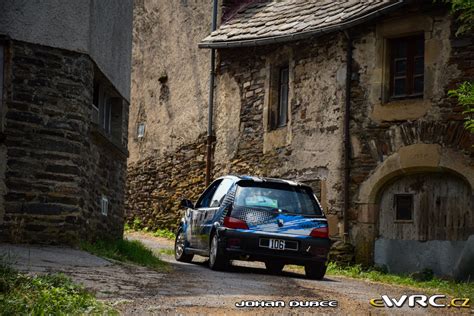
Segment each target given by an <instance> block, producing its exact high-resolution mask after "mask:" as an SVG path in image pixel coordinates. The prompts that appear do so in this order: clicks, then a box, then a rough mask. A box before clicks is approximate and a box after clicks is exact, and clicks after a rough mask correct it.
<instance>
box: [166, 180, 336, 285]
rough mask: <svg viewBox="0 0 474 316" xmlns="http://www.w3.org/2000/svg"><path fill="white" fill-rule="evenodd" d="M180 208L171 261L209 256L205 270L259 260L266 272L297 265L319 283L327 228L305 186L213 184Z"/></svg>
mask: <svg viewBox="0 0 474 316" xmlns="http://www.w3.org/2000/svg"><path fill="white" fill-rule="evenodd" d="M181 205H182V206H183V207H184V208H185V209H186V211H185V215H184V217H183V218H182V219H181V223H180V225H179V228H178V230H177V233H176V241H175V258H176V260H178V261H182V262H191V260H192V259H193V256H194V255H195V254H197V255H201V256H207V257H209V267H210V268H211V269H214V270H219V269H225V268H226V267H227V265H228V264H229V261H230V260H251V261H263V262H264V263H265V265H266V268H267V269H268V270H269V271H270V272H271V273H279V272H281V270H282V269H283V267H284V265H285V264H295V265H302V266H304V267H305V272H306V276H307V277H308V278H311V279H322V278H323V277H324V274H325V273H326V259H327V255H328V252H329V247H330V240H329V237H328V223H327V220H326V217H325V216H324V213H323V211H322V209H321V206H320V204H319V202H318V200H317V198H316V196H315V195H314V193H313V191H312V190H311V188H310V187H309V186H306V185H304V184H301V183H296V182H292V181H286V180H280V179H270V178H258V177H250V176H224V177H221V178H219V179H217V180H215V181H214V182H213V183H212V184H211V185H210V186H209V187H208V188H207V189H206V190H205V191H204V193H203V194H202V195H201V197H200V198H199V199H198V201H197V202H196V204H195V205H194V204H193V203H192V202H191V201H189V200H183V201H182V202H181Z"/></svg>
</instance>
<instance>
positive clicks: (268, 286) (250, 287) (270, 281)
mask: <svg viewBox="0 0 474 316" xmlns="http://www.w3.org/2000/svg"><path fill="white" fill-rule="evenodd" d="M128 238H129V239H139V240H141V241H142V242H143V243H144V244H145V245H147V246H148V247H149V248H151V249H153V250H155V251H156V252H161V257H162V258H163V259H164V260H166V261H168V262H169V263H170V265H171V266H172V268H173V270H172V272H171V273H170V274H169V275H168V276H167V277H166V278H165V279H166V281H165V279H162V281H163V282H162V283H161V284H160V286H159V291H158V293H156V295H155V296H152V297H147V298H140V299H136V300H134V301H133V302H130V303H127V304H124V305H122V306H120V308H121V311H122V312H123V313H124V314H128V315H136V314H201V315H202V314H217V315H223V314H226V315H229V314H249V315H250V314H251V315H255V314H262V315H263V314H265V315H268V314H271V315H289V314H294V315H296V314H297V315H302V314H303V315H306V314H307V315H310V314H344V315H364V314H365V315H369V314H370V315H374V314H375V315H379V314H380V315H394V314H398V315H404V314H410V315H411V314H416V315H420V314H443V315H445V314H446V312H447V311H448V310H446V309H423V308H416V309H408V308H403V309H397V310H394V309H384V308H375V307H372V306H370V304H369V300H370V299H371V298H380V295H382V294H387V295H391V296H393V297H396V298H398V297H399V296H401V295H403V294H407V295H409V294H423V293H421V292H420V291H419V290H413V289H409V288H403V287H398V286H389V285H383V284H379V283H374V282H366V281H361V280H354V279H350V278H342V277H333V276H328V277H326V278H325V279H324V280H322V281H313V280H307V279H305V277H304V274H303V272H299V271H293V270H287V269H285V271H284V272H283V274H282V275H280V276H274V275H269V274H267V272H266V270H265V268H264V265H263V264H260V263H249V262H241V261H238V262H235V261H234V262H233V266H232V267H231V268H230V270H229V271H226V272H216V271H212V270H210V269H209V268H208V267H207V261H206V259H205V258H201V257H195V259H194V260H193V263H191V264H187V263H179V262H176V261H175V260H174V258H173V257H172V256H170V255H164V254H163V249H172V248H173V243H172V242H171V241H167V240H165V239H161V238H153V237H149V236H147V235H144V234H139V233H134V234H131V235H129V236H128ZM242 300H258V301H261V300H282V301H284V302H285V303H286V305H287V306H286V307H284V308H283V307H267V308H261V307H259V308H257V307H253V308H237V307H236V306H235V304H236V303H238V302H241V301H242ZM316 300H337V301H338V306H337V307H335V308H331V307H329V308H328V307H326V308H322V307H307V308H302V307H293V308H290V307H289V306H288V305H289V302H290V301H316ZM449 311H450V312H454V310H453V309H450V310H449ZM456 312H459V310H457V311H456ZM464 312H466V313H469V311H467V310H464Z"/></svg>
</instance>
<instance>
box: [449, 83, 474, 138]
mask: <svg viewBox="0 0 474 316" xmlns="http://www.w3.org/2000/svg"><path fill="white" fill-rule="evenodd" d="M448 94H449V95H450V96H452V97H456V98H457V99H458V102H459V104H461V105H462V106H464V112H463V113H464V114H465V115H466V122H465V123H464V124H465V126H466V129H467V130H468V131H470V132H471V133H474V84H473V83H472V82H464V83H462V84H461V85H460V86H459V87H458V88H457V89H455V90H450V91H449V93H448Z"/></svg>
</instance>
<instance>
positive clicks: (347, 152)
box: [342, 30, 352, 242]
mask: <svg viewBox="0 0 474 316" xmlns="http://www.w3.org/2000/svg"><path fill="white" fill-rule="evenodd" d="M344 34H345V36H346V68H347V70H346V98H345V108H344V208H343V213H342V221H343V233H344V235H343V239H344V242H348V237H349V234H348V227H347V226H348V221H347V212H348V210H349V207H350V198H351V194H350V187H351V185H350V181H351V135H350V120H351V87H352V86H351V80H352V37H351V34H350V32H349V31H347V30H345V31H344Z"/></svg>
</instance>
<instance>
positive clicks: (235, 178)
mask: <svg viewBox="0 0 474 316" xmlns="http://www.w3.org/2000/svg"><path fill="white" fill-rule="evenodd" d="M218 179H231V180H233V181H234V182H238V181H241V180H246V181H254V182H270V183H283V184H288V185H293V186H305V187H307V186H308V185H306V184H304V183H300V182H296V181H292V180H285V179H279V178H267V177H258V176H250V175H232V174H231V175H226V176H222V177H219V178H218Z"/></svg>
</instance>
